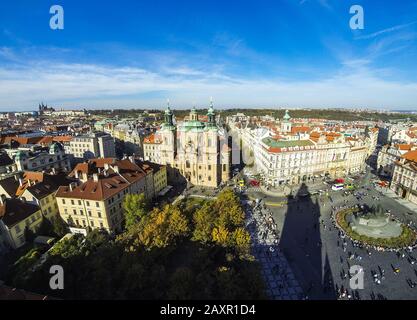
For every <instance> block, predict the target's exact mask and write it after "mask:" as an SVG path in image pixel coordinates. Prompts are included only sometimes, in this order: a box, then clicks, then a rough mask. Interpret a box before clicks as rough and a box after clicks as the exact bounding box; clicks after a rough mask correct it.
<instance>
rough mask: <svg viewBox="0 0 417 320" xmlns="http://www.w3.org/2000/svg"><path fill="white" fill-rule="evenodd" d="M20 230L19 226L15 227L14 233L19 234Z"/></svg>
mask: <svg viewBox="0 0 417 320" xmlns="http://www.w3.org/2000/svg"><path fill="white" fill-rule="evenodd" d="M21 231H22V230H21V229H20V226H19V225H16V233H20V232H21Z"/></svg>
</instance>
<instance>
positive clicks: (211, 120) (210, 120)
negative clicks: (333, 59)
mask: <svg viewBox="0 0 417 320" xmlns="http://www.w3.org/2000/svg"><path fill="white" fill-rule="evenodd" d="M207 117H208V124H209V126H211V127H213V126H216V114H215V113H214V106H213V97H211V98H210V107H209V109H208V112H207Z"/></svg>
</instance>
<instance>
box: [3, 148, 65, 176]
mask: <svg viewBox="0 0 417 320" xmlns="http://www.w3.org/2000/svg"><path fill="white" fill-rule="evenodd" d="M6 152H9V153H10V154H11V155H13V156H14V162H15V163H16V167H17V170H18V171H53V170H55V171H63V172H69V171H70V170H71V164H70V160H69V157H68V155H67V154H66V153H65V150H64V147H63V146H62V144H60V143H57V142H55V143H53V144H51V145H50V147H49V149H48V148H31V149H29V148H19V149H17V150H15V149H7V150H6Z"/></svg>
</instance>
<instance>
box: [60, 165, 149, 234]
mask: <svg viewBox="0 0 417 320" xmlns="http://www.w3.org/2000/svg"><path fill="white" fill-rule="evenodd" d="M136 161H137V160H136V159H134V158H133V157H130V158H128V159H124V160H116V159H114V158H101V159H92V160H90V161H89V162H87V163H80V164H78V165H77V166H76V167H75V168H74V170H73V171H72V172H71V174H70V176H71V177H74V178H75V179H77V181H78V182H77V183H71V184H70V185H69V186H66V187H60V188H59V189H58V191H57V194H56V199H57V203H58V209H59V213H60V215H61V217H62V218H63V219H64V221H66V222H67V223H68V225H69V226H71V227H77V228H84V229H86V228H92V229H95V228H101V229H105V230H107V231H109V232H119V231H121V230H122V228H123V225H124V213H123V208H122V203H123V200H124V197H125V196H126V195H127V194H141V193H144V194H145V195H146V196H148V197H153V195H154V190H155V188H154V185H153V183H154V180H153V170H152V168H151V167H149V168H146V166H144V165H143V164H137V163H136ZM149 177H150V179H149Z"/></svg>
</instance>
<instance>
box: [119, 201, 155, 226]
mask: <svg viewBox="0 0 417 320" xmlns="http://www.w3.org/2000/svg"><path fill="white" fill-rule="evenodd" d="M123 209H124V212H125V221H126V228H127V229H128V230H129V229H130V228H132V227H133V226H135V225H136V224H137V223H138V222H140V221H141V220H142V218H143V217H144V216H145V215H146V214H147V213H148V212H149V203H148V201H147V199H146V197H145V194H144V193H141V194H127V195H126V197H125V199H124V201H123Z"/></svg>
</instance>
